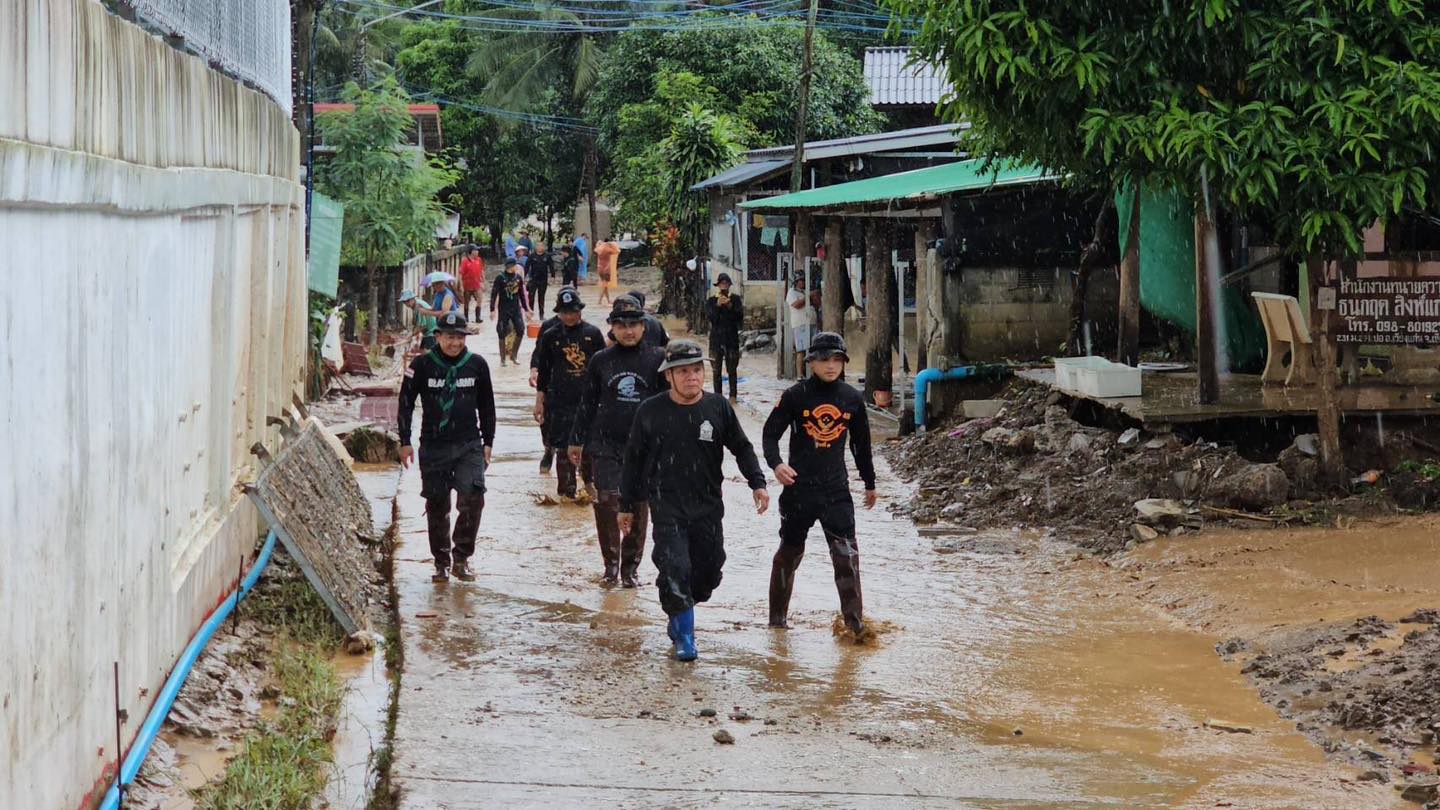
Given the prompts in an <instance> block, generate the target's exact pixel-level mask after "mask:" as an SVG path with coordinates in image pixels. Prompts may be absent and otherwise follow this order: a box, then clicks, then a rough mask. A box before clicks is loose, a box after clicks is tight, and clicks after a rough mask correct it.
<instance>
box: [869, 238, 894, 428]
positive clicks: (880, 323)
mask: <svg viewBox="0 0 1440 810" xmlns="http://www.w3.org/2000/svg"><path fill="white" fill-rule="evenodd" d="M888 230H889V229H888V228H887V227H886V223H885V221H884V220H879V219H867V220H866V221H865V335H866V337H867V338H868V339H869V343H870V347H869V350H868V351H867V352H866V354H865V396H866V397H867V398H868V399H870V400H871V401H874V398H875V392H876V391H884V392H886V393H889V392H890V390H891V388H892V378H893V374H894V370H893V368H892V365H891V357H890V341H891V338H890V328H891V326H892V325H893V323H894V314H893V313H892V312H891V309H892V308H893V307H894V305H895V301H894V295H895V271H894V269H893V268H892V267H891V266H890V242H889V239H888V238H887V237H888V235H889V234H888Z"/></svg>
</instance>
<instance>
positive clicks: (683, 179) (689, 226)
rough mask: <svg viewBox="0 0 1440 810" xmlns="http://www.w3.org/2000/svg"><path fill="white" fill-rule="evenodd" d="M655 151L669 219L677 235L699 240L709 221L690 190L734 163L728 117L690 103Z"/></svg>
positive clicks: (737, 151) (704, 206) (737, 150)
mask: <svg viewBox="0 0 1440 810" xmlns="http://www.w3.org/2000/svg"><path fill="white" fill-rule="evenodd" d="M659 151H660V155H661V157H662V158H663V159H664V166H665V187H666V190H667V199H666V208H667V209H668V211H669V213H670V219H671V221H673V222H674V223H675V225H676V226H677V227H679V228H680V231H681V233H688V234H694V235H695V236H696V237H699V236H700V233H701V231H702V230H703V229H704V227H705V223H706V222H707V221H708V220H709V208H708V205H707V201H706V199H705V197H704V196H703V195H700V194H696V193H695V192H693V191H691V190H690V187H691V186H693V185H695V184H696V183H698V182H700V181H701V180H704V179H705V178H707V177H709V176H711V175H713V174H716V173H717V172H721V171H724V170H725V169H727V168H729V167H730V166H731V164H733V163H734V162H735V159H736V158H737V157H738V156H739V154H740V144H739V139H738V138H737V137H736V135H735V132H734V125H733V124H732V123H731V121H730V119H729V117H728V116H724V115H719V114H716V113H713V112H711V111H710V110H707V109H705V108H704V107H702V106H700V104H698V103H695V102H691V103H690V104H689V105H687V106H686V107H685V108H684V110H682V111H681V113H680V115H679V116H678V117H677V118H676V119H675V122H674V124H672V125H671V127H670V135H669V136H668V137H666V138H665V140H663V141H661V142H660V150H659Z"/></svg>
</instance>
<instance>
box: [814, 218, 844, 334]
mask: <svg viewBox="0 0 1440 810" xmlns="http://www.w3.org/2000/svg"><path fill="white" fill-rule="evenodd" d="M844 226H845V220H843V219H841V218H840V217H838V216H832V217H830V221H829V222H827V223H825V274H824V275H823V276H822V277H821V280H820V310H821V312H820V315H821V319H822V321H823V326H824V327H825V331H826V332H834V333H835V334H837V335H844V334H845V273H844V272H843V269H844V267H845V231H844Z"/></svg>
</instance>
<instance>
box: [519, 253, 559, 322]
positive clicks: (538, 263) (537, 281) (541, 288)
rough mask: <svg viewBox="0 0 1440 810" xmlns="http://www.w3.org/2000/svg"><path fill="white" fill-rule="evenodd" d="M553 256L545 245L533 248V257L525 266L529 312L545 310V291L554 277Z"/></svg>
mask: <svg viewBox="0 0 1440 810" xmlns="http://www.w3.org/2000/svg"><path fill="white" fill-rule="evenodd" d="M553 259H554V255H553V254H551V253H550V252H549V251H547V250H546V249H545V243H544V242H541V243H540V244H538V245H536V246H535V255H533V256H531V257H530V262H529V264H527V265H526V266H525V286H526V288H527V289H528V290H529V292H530V311H531V312H540V311H542V310H544V309H545V290H546V289H547V288H548V287H549V286H550V277H551V276H553V275H555V262H554V261H553Z"/></svg>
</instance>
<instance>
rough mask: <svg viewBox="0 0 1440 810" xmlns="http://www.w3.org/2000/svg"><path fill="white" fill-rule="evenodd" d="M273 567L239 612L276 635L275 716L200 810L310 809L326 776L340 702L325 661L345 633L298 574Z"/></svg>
mask: <svg viewBox="0 0 1440 810" xmlns="http://www.w3.org/2000/svg"><path fill="white" fill-rule="evenodd" d="M277 568H278V570H276V571H275V574H276V576H275V578H274V579H269V580H267V581H265V582H263V583H262V585H261V587H258V588H256V589H255V591H254V592H252V593H251V595H250V598H248V599H246V600H245V601H244V602H242V603H241V605H240V610H241V611H242V613H246V614H248V617H249V618H252V619H256V620H258V621H262V622H265V623H266V624H268V625H270V626H271V627H274V628H275V629H276V632H277V642H276V644H275V659H274V663H273V665H272V667H273V673H274V677H275V680H276V681H277V683H278V685H279V688H280V708H279V712H278V713H277V714H276V715H275V716H274V717H272V718H270V719H269V720H266V721H264V722H262V723H261V724H260V726H259V727H258V728H257V729H256V730H255V731H253V732H251V733H250V734H249V735H248V736H247V737H246V738H245V741H244V743H243V744H242V746H241V747H240V754H239V755H238V756H236V757H235V758H234V759H232V760H231V761H230V764H229V765H228V766H227V767H226V769H225V775H224V777H223V778H222V779H220V781H218V782H215V783H212V784H210V785H207V786H206V787H205V788H202V789H201V790H200V791H197V792H196V793H195V795H194V797H193V798H194V800H195V805H196V807H197V808H200V810H308V808H310V807H311V806H312V804H313V801H314V799H315V797H316V796H318V795H320V793H321V792H322V791H323V790H324V789H325V783H326V781H327V779H328V777H329V769H330V765H331V763H332V762H333V758H334V755H333V753H332V752H331V750H330V740H331V738H333V737H334V736H335V727H336V718H337V717H338V716H339V713H340V708H341V704H342V703H343V701H344V699H345V686H344V684H343V683H341V680H340V676H339V675H338V674H337V673H336V672H335V668H334V667H333V666H332V665H331V663H330V659H331V657H332V656H334V654H335V652H336V651H337V650H338V649H339V645H340V642H341V641H342V640H343V639H344V633H343V632H342V631H341V629H340V627H339V625H337V624H336V623H335V621H334V619H333V618H332V617H331V616H330V613H329V611H328V610H327V609H326V608H325V604H324V602H322V601H321V600H320V597H319V595H317V594H316V593H315V591H314V590H312V589H311V587H310V585H309V583H307V582H306V581H305V579H304V578H303V577H302V576H300V575H299V572H298V571H296V570H295V569H294V568H293V567H292V566H286V565H284V564H283V563H282V564H281V565H280V566H278V567H277ZM287 575H288V576H287Z"/></svg>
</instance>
